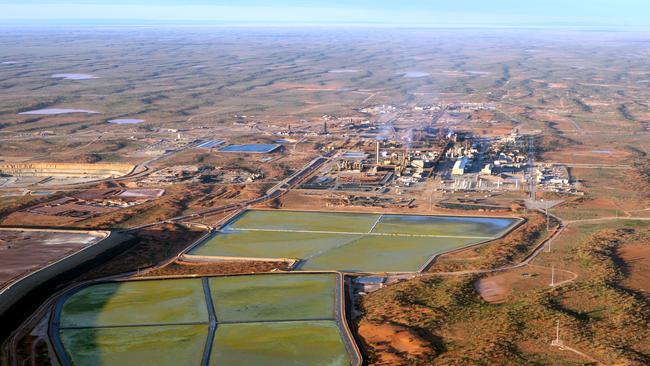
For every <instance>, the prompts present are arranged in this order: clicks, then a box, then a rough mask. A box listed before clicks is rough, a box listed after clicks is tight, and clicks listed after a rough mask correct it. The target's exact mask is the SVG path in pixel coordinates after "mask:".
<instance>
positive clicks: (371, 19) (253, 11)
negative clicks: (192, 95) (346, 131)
mask: <svg viewBox="0 0 650 366" xmlns="http://www.w3.org/2000/svg"><path fill="white" fill-rule="evenodd" d="M0 9H1V10H2V12H0V22H2V23H5V24H79V23H84V24H107V23H108V24H124V23H146V24H190V25H191V24H209V25H233V24H243V25H348V26H355V25H361V26H393V27H542V28H545V27H546V28H548V27H550V28H574V27H587V28H589V27H601V28H617V29H628V28H634V27H642V28H645V27H650V17H648V16H647V14H649V13H650V3H644V2H640V1H636V0H622V1H617V2H612V1H603V0H596V1H594V0H591V1H587V0H577V1H571V2H566V1H560V0H546V1H542V2H538V3H535V4H529V3H524V2H521V1H515V0H494V1H489V2H486V1H481V0H466V1H463V2H462V3H453V4H450V3H449V2H447V1H440V0H432V1H423V0H414V1H409V2H407V3H399V4H396V3H394V2H391V1H388V0H378V1H370V0H359V1H355V2H354V3H352V4H351V3H349V2H345V1H342V0H330V1H324V0H309V1H291V0H278V1H273V2H272V4H270V3H269V2H268V1H262V0H244V1H239V2H238V3H237V5H232V4H231V3H229V2H227V1H221V0H217V1H208V0H189V1H180V0H159V1H152V0H135V1H125V0H114V1H105V0H68V1H63V2H60V1H51V0H23V1H16V0H8V1H2V2H0ZM631 9H632V10H634V11H631Z"/></svg>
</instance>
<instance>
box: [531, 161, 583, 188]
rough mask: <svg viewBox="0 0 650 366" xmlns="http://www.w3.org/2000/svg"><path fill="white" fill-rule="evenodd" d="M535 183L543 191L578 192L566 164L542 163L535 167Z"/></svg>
mask: <svg viewBox="0 0 650 366" xmlns="http://www.w3.org/2000/svg"><path fill="white" fill-rule="evenodd" d="M534 178H535V183H537V185H538V187H539V188H540V189H541V190H543V191H550V192H558V193H572V194H578V191H577V189H576V187H575V184H573V182H572V180H571V175H570V173H569V170H568V169H567V167H566V166H564V165H542V166H539V167H537V168H536V169H535V176H534Z"/></svg>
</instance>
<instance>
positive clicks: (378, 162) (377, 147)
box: [377, 141, 379, 165]
mask: <svg viewBox="0 0 650 366" xmlns="http://www.w3.org/2000/svg"><path fill="white" fill-rule="evenodd" d="M377 165H379V141H377Z"/></svg>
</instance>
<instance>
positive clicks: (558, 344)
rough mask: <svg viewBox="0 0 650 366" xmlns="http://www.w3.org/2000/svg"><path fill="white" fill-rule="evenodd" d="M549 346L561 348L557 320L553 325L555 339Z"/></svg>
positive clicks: (558, 322)
mask: <svg viewBox="0 0 650 366" xmlns="http://www.w3.org/2000/svg"><path fill="white" fill-rule="evenodd" d="M551 346H556V347H562V341H561V340H560V321H559V320H558V321H557V323H556V325H555V339H554V340H553V341H552V342H551Z"/></svg>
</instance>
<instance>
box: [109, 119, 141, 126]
mask: <svg viewBox="0 0 650 366" xmlns="http://www.w3.org/2000/svg"><path fill="white" fill-rule="evenodd" d="M142 122H144V120H143V119H129V118H125V119H111V120H108V123H114V124H116V125H134V124H138V123H142Z"/></svg>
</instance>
